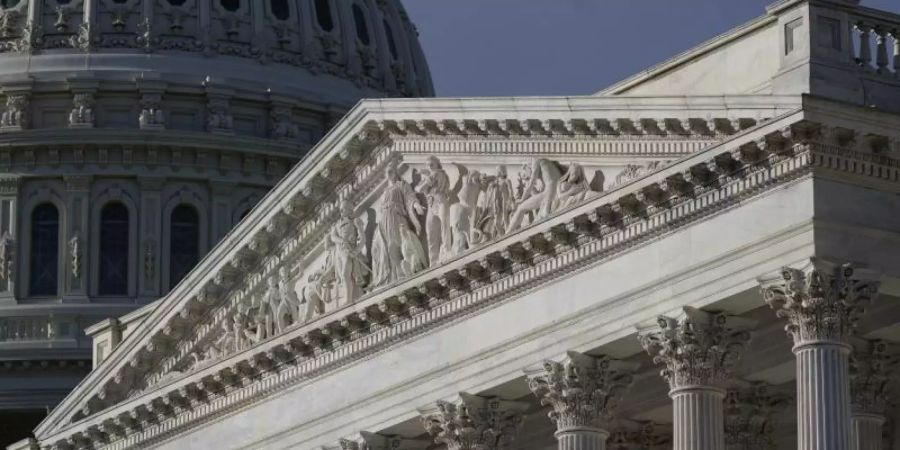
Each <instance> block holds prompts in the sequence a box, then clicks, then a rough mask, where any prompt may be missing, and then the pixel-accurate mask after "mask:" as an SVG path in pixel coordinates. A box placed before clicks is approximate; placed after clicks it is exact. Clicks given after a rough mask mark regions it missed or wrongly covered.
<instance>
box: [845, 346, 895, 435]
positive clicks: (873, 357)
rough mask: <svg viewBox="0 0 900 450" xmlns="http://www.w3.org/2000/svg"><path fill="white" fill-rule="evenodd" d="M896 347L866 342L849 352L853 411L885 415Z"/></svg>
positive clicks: (854, 412) (855, 412)
mask: <svg viewBox="0 0 900 450" xmlns="http://www.w3.org/2000/svg"><path fill="white" fill-rule="evenodd" d="M896 350H897V349H896V346H895V345H893V344H890V343H888V342H885V341H880V340H875V341H865V342H864V343H863V344H862V345H859V346H857V348H856V350H855V351H854V352H853V353H852V354H851V355H850V398H851V402H850V403H851V406H852V409H853V414H854V415H856V414H869V415H877V416H881V417H884V415H885V414H886V412H887V411H886V410H887V403H888V399H889V394H890V383H891V376H890V373H891V372H892V371H893V369H894V368H896V366H897V363H898V356H897V351H896Z"/></svg>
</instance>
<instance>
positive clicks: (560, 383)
mask: <svg viewBox="0 0 900 450" xmlns="http://www.w3.org/2000/svg"><path fill="white" fill-rule="evenodd" d="M636 369H637V364H635V363H629V362H625V361H617V360H614V359H611V358H608V357H606V356H601V357H592V356H587V355H583V354H580V353H576V352H569V354H568V357H567V358H566V360H565V361H563V362H562V363H558V362H554V361H547V362H545V363H544V368H543V370H541V371H540V372H538V373H535V374H531V375H530V376H529V378H528V387H529V388H530V389H531V391H532V392H533V393H534V395H536V396H537V397H538V398H539V399H540V401H541V404H542V405H545V406H550V407H551V411H550V414H549V416H550V420H552V421H553V422H555V423H556V430H557V431H556V434H555V435H556V438H557V440H558V441H559V448H560V450H605V449H606V440H607V438H608V437H609V425H610V419H611V418H612V417H613V414H614V413H615V410H616V408H617V407H618V405H619V403H620V401H621V399H622V395H624V393H625V392H626V391H627V390H628V388H629V387H630V386H631V383H632V377H631V374H632V373H633V372H634V371H635V370H636Z"/></svg>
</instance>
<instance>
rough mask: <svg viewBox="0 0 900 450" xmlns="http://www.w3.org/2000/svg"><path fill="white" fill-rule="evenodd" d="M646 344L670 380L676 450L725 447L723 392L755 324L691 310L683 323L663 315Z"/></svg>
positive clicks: (644, 338)
mask: <svg viewBox="0 0 900 450" xmlns="http://www.w3.org/2000/svg"><path fill="white" fill-rule="evenodd" d="M657 325H658V329H655V330H653V331H650V332H645V333H641V334H640V340H641V345H642V346H643V347H644V349H645V350H646V351H647V353H649V354H650V355H651V356H652V357H653V361H654V362H655V363H657V364H663V365H664V366H665V368H664V369H663V370H662V376H663V378H665V379H666V380H667V381H668V382H669V387H670V388H671V390H670V391H669V396H670V397H672V407H673V409H674V416H675V417H674V418H675V424H674V433H673V434H674V443H673V444H674V445H673V448H675V449H676V450H689V449H690V450H721V449H723V448H724V447H725V425H724V408H723V400H724V398H725V390H724V389H723V388H722V386H723V384H724V383H725V381H726V380H728V378H730V377H731V375H732V373H733V372H734V369H735V367H736V366H737V363H738V361H739V360H740V357H741V354H742V353H743V350H744V347H745V345H746V343H747V342H748V341H749V339H750V335H749V333H748V332H747V330H749V329H750V328H751V327H753V326H754V325H755V322H753V321H750V320H746V319H742V318H739V317H733V316H728V315H725V314H721V313H709V312H705V311H701V310H699V309H695V308H690V307H686V308H684V315H683V317H682V318H681V319H674V318H670V317H660V318H659V320H658V322H657Z"/></svg>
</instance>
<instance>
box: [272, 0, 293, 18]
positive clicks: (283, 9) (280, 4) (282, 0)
mask: <svg viewBox="0 0 900 450" xmlns="http://www.w3.org/2000/svg"><path fill="white" fill-rule="evenodd" d="M269 7H270V8H271V9H272V15H273V16H275V18H276V19H278V20H288V19H290V18H291V7H290V6H289V5H288V0H270V1H269Z"/></svg>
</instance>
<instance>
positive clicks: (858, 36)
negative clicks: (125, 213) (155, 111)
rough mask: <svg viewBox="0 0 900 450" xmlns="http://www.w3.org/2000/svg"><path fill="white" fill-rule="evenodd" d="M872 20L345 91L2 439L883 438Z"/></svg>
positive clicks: (596, 441)
mask: <svg viewBox="0 0 900 450" xmlns="http://www.w3.org/2000/svg"><path fill="white" fill-rule="evenodd" d="M898 35H900V16H897V15H894V14H890V13H886V12H882V11H877V10H872V9H869V8H866V7H864V6H861V5H859V4H858V2H855V1H851V0H782V1H780V2H777V3H775V4H773V5H771V6H770V7H769V8H767V10H766V11H765V13H764V15H762V16H761V17H759V18H757V19H755V20H753V21H751V22H749V23H747V24H745V25H743V26H741V27H738V28H736V29H734V30H732V31H731V32H729V33H726V34H724V35H721V36H719V37H717V38H715V39H713V40H711V41H709V42H707V43H705V44H703V45H701V46H699V47H697V48H695V49H693V50H690V51H688V52H686V53H683V54H681V55H679V56H677V57H675V58H673V59H671V60H669V61H666V62H664V63H662V64H660V65H658V66H656V67H654V68H652V69H650V70H648V71H645V72H642V73H640V74H639V75H637V76H635V77H632V78H630V79H627V80H625V81H623V82H621V83H618V84H616V85H614V86H611V87H609V88H607V89H604V90H603V91H600V92H598V93H597V94H596V95H593V96H586V97H570V98H492V99H390V100H365V101H363V102H361V103H359V104H358V105H357V106H356V107H355V108H353V109H352V110H351V111H350V112H349V113H348V114H347V115H346V116H345V117H344V118H343V119H342V120H341V121H340V122H339V123H338V125H337V126H336V127H335V129H334V130H333V131H332V132H330V133H329V134H328V135H327V136H325V137H324V138H323V139H322V140H321V141H320V142H319V143H318V144H317V145H316V146H315V147H314V148H313V149H312V150H311V152H310V153H309V154H308V155H307V156H306V157H305V158H304V159H303V160H302V161H301V162H300V163H299V164H297V165H296V166H295V167H294V168H293V169H291V170H290V172H289V173H288V174H287V175H285V177H284V178H283V179H282V180H281V182H280V183H279V184H278V185H277V186H276V187H275V188H274V189H273V190H272V191H271V192H270V193H269V194H268V195H267V196H265V197H264V198H263V199H262V200H261V201H260V203H259V205H258V206H257V207H256V208H255V209H253V210H252V211H251V212H250V213H249V215H248V216H247V217H246V219H245V220H243V221H241V222H240V223H239V224H238V225H237V227H236V228H235V230H234V232H232V233H231V234H229V235H228V236H226V237H225V239H224V240H223V242H222V243H221V244H219V245H218V246H216V247H215V248H213V249H212V250H211V251H210V253H209V254H208V255H207V257H206V258H204V259H203V260H202V261H201V262H200V263H199V265H198V266H197V268H196V269H195V270H194V271H193V272H191V273H190V274H189V275H188V276H187V277H186V278H185V279H184V280H183V281H182V282H181V283H179V284H178V285H177V286H176V287H175V288H174V289H172V290H171V291H170V292H169V293H168V294H167V295H166V296H165V297H164V298H163V299H162V300H161V301H160V302H159V303H157V304H154V305H153V306H152V307H148V308H146V309H145V310H144V312H143V314H144V315H143V318H142V320H140V321H134V322H132V324H133V325H132V326H130V327H129V329H128V336H127V337H125V338H124V339H122V340H121V342H120V343H118V345H117V346H116V348H115V349H114V350H113V351H112V352H111V353H109V354H108V356H107V357H106V358H105V359H103V361H102V362H100V363H99V364H98V365H97V367H96V368H95V370H94V371H93V372H92V373H91V374H90V375H88V377H87V378H86V379H85V380H84V381H83V382H82V383H81V384H80V385H79V386H78V387H77V388H76V389H75V390H74V391H73V392H72V393H71V394H70V395H69V396H68V397H67V398H66V399H65V400H64V401H63V402H62V403H61V404H60V406H59V407H57V408H56V409H55V410H54V411H53V412H52V413H51V415H50V416H49V417H48V418H47V419H46V420H45V421H44V422H43V423H42V424H41V425H40V426H38V427H37V429H36V430H35V436H36V438H35V439H34V440H26V441H22V442H20V443H19V444H17V445H15V446H13V447H10V448H14V449H31V448H41V449H60V450H62V449H132V448H158V449H185V448H192V449H201V448H202V449H206V448H210V449H213V448H214V449H222V448H227V449H289V448H290V449H301V450H333V449H343V450H346V449H354V450H360V449H367V450H381V449H422V450H444V449H446V450H499V449H517V450H549V449H553V448H560V449H566V450H573V449H578V450H597V449H607V448H608V449H663V448H675V449H679V450H687V449H698V450H707V449H709V450H721V449H774V448H780V449H788V448H800V449H803V450H812V449H816V450H845V449H860V450H862V449H882V448H900V442H895V441H900V440H898V437H900V436H898V433H897V431H898V430H897V428H898V425H897V424H898V416H897V415H896V412H895V409H894V403H895V402H894V399H895V398H896V397H895V396H894V395H893V393H892V387H893V386H892V383H893V382H895V381H896V377H895V376H892V373H893V372H894V371H895V370H896V368H897V366H896V363H897V355H900V348H898V347H897V345H896V344H895V343H896V342H900V334H898V333H900V303H898V296H900V256H898V255H900V215H898V214H897V213H896V211H897V210H900V197H898V195H897V194H898V192H900V146H898V142H900V140H898V138H900V131H898V130H900V38H898ZM110 330H112V328H111V327H109V328H104V327H103V326H98V327H97V329H96V330H95V339H96V341H97V342H98V343H102V342H109V340H111V339H113V340H114V338H113V336H114V332H113V331H110ZM785 331H787V333H785ZM98 345H99V344H98ZM548 415H549V419H548Z"/></svg>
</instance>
